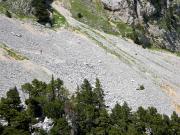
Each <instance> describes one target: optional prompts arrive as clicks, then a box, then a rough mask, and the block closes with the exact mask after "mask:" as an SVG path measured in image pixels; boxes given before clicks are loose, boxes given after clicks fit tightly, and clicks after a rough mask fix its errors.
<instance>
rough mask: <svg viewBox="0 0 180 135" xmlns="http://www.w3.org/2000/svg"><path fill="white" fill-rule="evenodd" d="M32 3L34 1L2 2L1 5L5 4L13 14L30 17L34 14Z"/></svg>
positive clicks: (8, 0)
mask: <svg viewBox="0 0 180 135" xmlns="http://www.w3.org/2000/svg"><path fill="white" fill-rule="evenodd" d="M32 1H33V0H6V1H4V0H0V2H1V4H5V5H6V7H8V8H9V10H11V12H13V13H17V14H23V15H28V14H31V13H32V11H33V7H32V4H31V3H32ZM8 8H7V10H8Z"/></svg>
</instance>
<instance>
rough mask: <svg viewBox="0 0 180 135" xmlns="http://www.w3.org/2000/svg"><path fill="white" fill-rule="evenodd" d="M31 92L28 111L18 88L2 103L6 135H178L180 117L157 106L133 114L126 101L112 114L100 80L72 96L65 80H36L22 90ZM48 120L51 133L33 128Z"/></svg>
mask: <svg viewBox="0 0 180 135" xmlns="http://www.w3.org/2000/svg"><path fill="white" fill-rule="evenodd" d="M21 89H22V90H23V91H24V92H26V93H28V95H29V98H28V99H26V101H25V103H26V106H27V107H26V109H25V108H24V106H23V105H22V104H21V100H20V97H19V93H18V90H17V88H16V87H15V88H12V89H10V90H9V91H8V92H7V94H6V98H1V100H0V118H1V119H3V120H5V121H7V122H8V124H7V125H4V126H3V125H1V124H0V134H2V135H30V134H32V133H35V134H40V135H70V134H77V135H145V134H151V135H178V134H180V117H178V115H177V114H176V113H175V112H173V114H172V115H171V117H169V116H167V115H162V114H159V113H158V112H157V110H156V108H154V107H149V108H147V109H144V108H143V107H139V108H138V110H137V111H135V112H132V111H131V108H130V107H129V106H128V105H127V103H126V102H125V103H124V104H123V105H120V104H118V103H117V104H116V105H115V107H114V108H113V109H112V110H111V113H108V111H107V108H108V107H107V106H106V105H105V101H104V96H105V94H104V91H103V89H102V86H101V83H100V81H99V80H98V79H96V83H95V87H92V86H91V84H90V83H89V81H88V80H86V79H85V80H84V82H83V84H82V85H81V86H78V88H77V91H76V93H75V94H74V95H72V96H70V95H69V94H68V90H67V89H66V88H65V86H64V84H63V81H62V80H60V79H54V77H53V76H52V79H51V81H50V82H49V83H45V82H42V81H39V80H37V79H34V80H33V81H32V82H31V83H26V84H24V85H22V88H21ZM45 117H48V118H51V119H53V127H52V129H51V130H50V131H49V132H48V133H47V131H43V130H42V129H36V128H35V127H34V128H35V129H33V128H32V127H33V126H32V125H34V124H36V123H38V122H39V121H40V119H41V120H42V119H44V118H45Z"/></svg>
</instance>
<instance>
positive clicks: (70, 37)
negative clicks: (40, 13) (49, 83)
mask: <svg viewBox="0 0 180 135" xmlns="http://www.w3.org/2000/svg"><path fill="white" fill-rule="evenodd" d="M64 2H65V1H64V0H61V2H60V1H54V2H53V3H52V4H51V5H52V6H51V7H52V8H53V10H54V11H56V13H57V14H58V15H60V14H61V15H62V16H64V17H63V20H66V21H67V23H68V27H61V28H59V29H55V30H54V29H47V28H45V27H43V26H42V25H40V24H38V23H35V22H34V21H32V20H21V21H20V20H18V19H15V18H8V17H6V16H4V15H0V44H3V45H1V47H0V71H1V72H0V91H1V96H4V95H5V92H6V91H7V90H8V89H9V87H13V86H15V85H16V86H18V87H19V86H20V85H21V84H22V83H24V82H29V81H31V80H32V79H34V78H37V79H39V80H43V81H45V80H48V79H50V78H51V74H54V75H55V76H56V77H59V78H61V79H62V80H64V82H65V85H66V86H67V87H68V88H69V89H70V90H71V92H73V91H74V90H75V89H76V88H75V86H76V85H79V84H81V82H82V80H83V79H84V78H87V79H88V80H90V81H91V82H93V81H94V80H95V78H96V77H98V78H99V79H100V81H101V82H102V85H103V88H104V90H105V92H106V103H107V105H108V106H110V107H112V106H114V104H115V103H116V102H120V103H122V102H123V101H127V102H128V104H129V105H130V106H131V107H132V108H133V109H137V107H139V106H144V107H148V106H154V107H156V108H157V109H158V111H159V112H162V113H166V114H171V113H172V111H173V110H176V111H177V112H180V101H179V99H180V85H179V84H180V76H179V75H180V70H179V69H180V57H178V56H176V55H175V54H172V53H170V52H164V51H155V50H149V49H143V48H142V47H141V46H139V45H137V44H134V43H133V42H132V41H131V40H128V39H126V38H124V37H121V36H119V34H120V35H123V34H122V33H123V31H122V29H121V28H122V27H123V28H124V29H123V30H125V31H124V33H125V34H124V36H126V30H128V31H132V29H131V26H129V25H127V24H125V23H122V22H118V24H117V25H115V24H116V23H115V22H113V21H109V20H108V16H107V17H106V15H107V13H106V12H105V10H104V8H103V6H102V3H100V1H93V2H98V3H99V4H100V5H98V6H97V7H96V8H95V7H93V6H94V4H92V5H90V4H89V3H90V2H91V1H90V0H89V1H88V0H87V1H84V2H87V3H83V4H85V5H88V4H89V6H85V7H84V9H83V7H82V8H80V7H81V6H80V7H78V5H80V4H82V3H81V2H82V1H81V0H77V1H69V2H67V1H66V3H64ZM73 2H75V3H73ZM73 4H75V5H73ZM73 6H74V7H73ZM82 6H83V5H82ZM95 9H96V10H95ZM82 11H83V12H82ZM84 11H87V12H84ZM89 11H91V12H89ZM84 13H85V14H84ZM97 16H98V17H97ZM99 17H101V19H102V20H101V19H100V20H99ZM87 24H88V25H87ZM101 24H102V27H101ZM118 25H120V26H122V27H120V29H116V28H117V26H118ZM61 26H62V25H61ZM112 30H117V34H114V35H112V34H107V33H111V32H113V31H112ZM104 31H105V32H106V33H105V32H104ZM132 34H134V33H132ZM130 35H131V34H130ZM130 37H131V36H130ZM22 57H23V58H25V59H21V58H22ZM140 87H144V90H140Z"/></svg>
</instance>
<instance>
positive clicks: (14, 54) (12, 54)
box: [0, 44, 28, 60]
mask: <svg viewBox="0 0 180 135" xmlns="http://www.w3.org/2000/svg"><path fill="white" fill-rule="evenodd" d="M0 48H2V49H4V50H5V51H6V52H7V53H8V55H9V56H10V57H12V58H14V59H15V60H28V58H27V57H25V56H22V55H21V54H19V53H18V52H15V51H14V50H13V49H11V48H9V47H8V46H6V45H5V44H0Z"/></svg>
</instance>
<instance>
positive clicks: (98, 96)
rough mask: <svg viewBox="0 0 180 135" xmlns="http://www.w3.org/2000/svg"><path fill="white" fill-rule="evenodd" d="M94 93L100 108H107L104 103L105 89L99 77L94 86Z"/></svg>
mask: <svg viewBox="0 0 180 135" xmlns="http://www.w3.org/2000/svg"><path fill="white" fill-rule="evenodd" d="M94 93H95V100H96V102H97V106H98V109H102V108H105V104H104V102H105V101H104V96H105V95H104V91H103V89H102V86H101V83H100V81H99V79H96V85H95V88H94Z"/></svg>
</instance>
